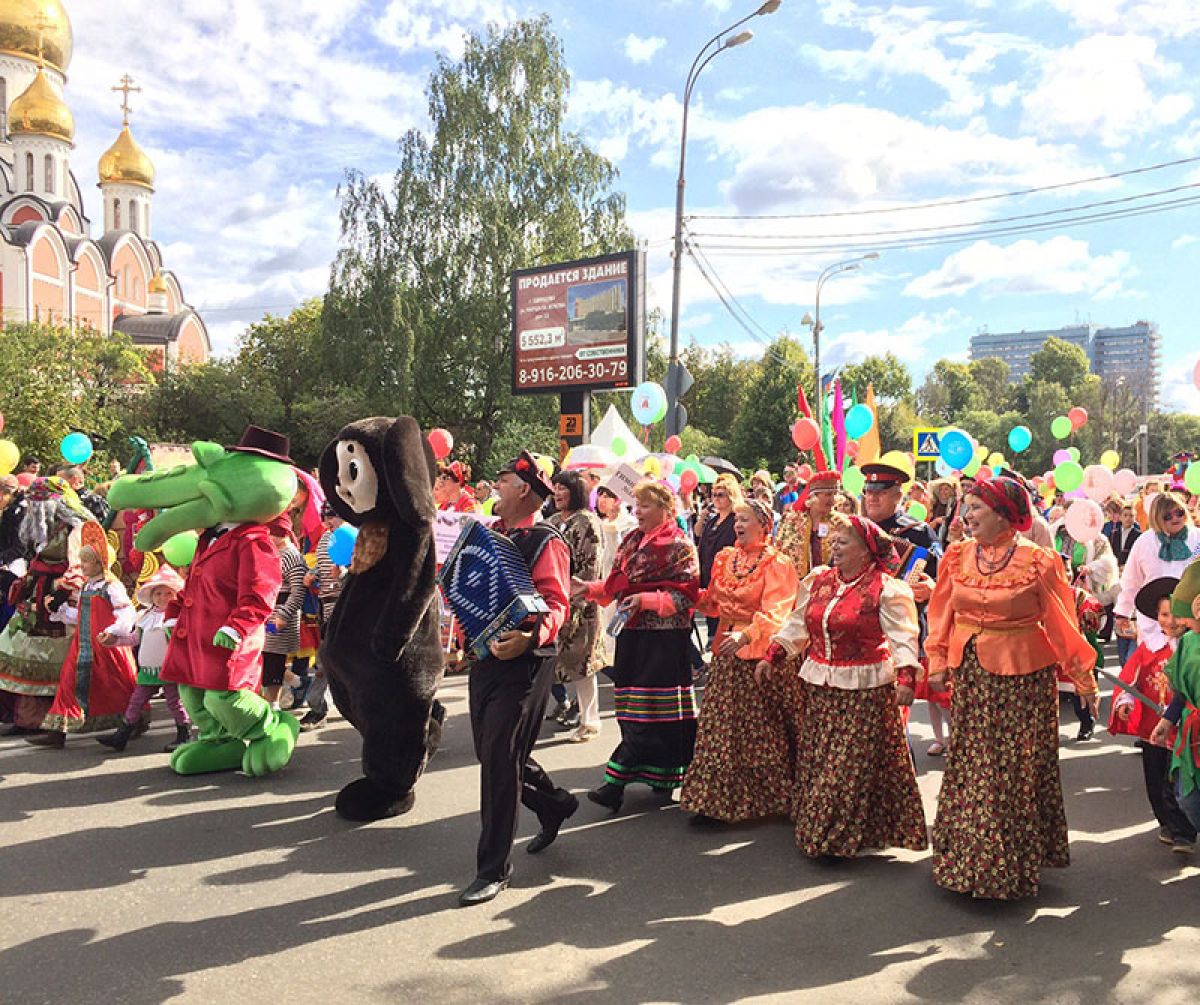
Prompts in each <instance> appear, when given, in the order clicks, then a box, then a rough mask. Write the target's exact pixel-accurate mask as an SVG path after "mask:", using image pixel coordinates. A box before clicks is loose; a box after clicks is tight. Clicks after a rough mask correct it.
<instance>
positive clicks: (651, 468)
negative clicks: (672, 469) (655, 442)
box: [642, 457, 662, 478]
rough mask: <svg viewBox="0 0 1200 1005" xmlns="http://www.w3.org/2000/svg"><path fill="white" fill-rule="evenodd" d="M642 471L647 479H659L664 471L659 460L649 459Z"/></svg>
mask: <svg viewBox="0 0 1200 1005" xmlns="http://www.w3.org/2000/svg"><path fill="white" fill-rule="evenodd" d="M642 471H643V472H645V474H646V477H647V478H657V477H658V476H659V473H660V472H661V471H662V467H661V466H660V465H659V463H658V458H657V457H647V458H646V462H645V463H644V464H643V465H642Z"/></svg>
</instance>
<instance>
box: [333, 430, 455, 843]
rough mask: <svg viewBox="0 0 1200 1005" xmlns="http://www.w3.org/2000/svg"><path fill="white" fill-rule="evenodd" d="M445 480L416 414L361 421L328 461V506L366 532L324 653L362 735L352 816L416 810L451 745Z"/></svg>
mask: <svg viewBox="0 0 1200 1005" xmlns="http://www.w3.org/2000/svg"><path fill="white" fill-rule="evenodd" d="M435 474H436V467H435V464H434V459H433V452H432V451H431V450H430V448H429V445H428V443H426V441H425V437H424V436H423V435H422V433H421V429H420V427H419V426H418V425H417V423H416V420H414V419H412V418H411V417H409V416H401V417H400V418H398V419H390V418H378V417H377V418H370V419H362V420H360V421H358V422H353V423H351V424H350V425H348V426H346V427H345V428H344V429H342V430H341V432H340V433H338V435H337V439H335V440H334V441H333V442H332V443H330V444H329V446H327V447H326V448H325V451H324V453H323V454H322V455H321V465H320V475H321V487H322V488H323V489H324V490H325V498H326V500H327V502H328V504H329V505H330V506H331V507H332V508H333V510H334V511H335V512H336V513H337V515H338V516H340V517H341V518H342V519H344V520H345V521H346V522H347V523H349V524H351V525H352V526H355V527H357V528H359V533H358V538H357V540H356V541H355V546H354V557H353V559H352V560H351V564H350V570H349V572H348V573H347V574H346V578H345V581H344V585H343V587H342V594H341V596H340V597H339V598H338V602H337V606H336V607H335V608H334V610H333V613H332V614H331V615H330V617H329V622H328V624H327V625H326V628H325V632H324V636H323V638H322V641H321V651H320V665H321V667H322V669H323V670H324V671H325V674H326V676H327V677H328V680H329V688H330V690H331V691H332V692H333V699H334V701H335V702H336V703H337V707H338V709H339V710H340V711H341V713H342V714H343V715H344V716H345V717H346V718H347V719H348V720H349V721H350V723H351V724H352V725H353V726H354V728H355V729H357V730H358V731H359V733H360V734H362V740H363V755H362V770H363V777H362V778H358V779H355V780H354V781H353V782H350V783H349V784H348V785H346V786H345V788H343V789H342V790H341V792H339V793H338V796H337V803H336V806H337V811H338V813H339V814H340V815H341V816H342V817H344V818H346V819H348V820H360V821H365V820H379V819H382V818H384V817H390V816H396V815H398V814H400V813H406V812H408V810H410V809H411V808H412V805H413V802H414V800H415V796H414V794H413V786H414V785H415V784H416V782H417V779H418V778H419V777H420V775H421V772H422V771H423V770H424V769H425V764H426V762H427V761H428V759H429V757H430V756H432V755H433V753H434V751H435V750H436V749H437V747H438V743H439V741H440V739H441V732H442V719H443V717H444V715H445V710H444V709H443V708H442V706H441V704H440V703H439V702H437V701H435V700H434V693H435V692H436V691H437V687H438V683H439V682H440V680H441V677H442V649H441V644H440V639H439V632H438V619H439V614H438V604H437V601H436V589H437V556H436V553H435V551H434V545H433V517H434V502H433V481H434V476H435Z"/></svg>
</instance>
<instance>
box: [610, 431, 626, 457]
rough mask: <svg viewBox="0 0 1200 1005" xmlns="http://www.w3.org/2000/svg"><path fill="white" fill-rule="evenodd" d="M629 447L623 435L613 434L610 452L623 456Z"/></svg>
mask: <svg viewBox="0 0 1200 1005" xmlns="http://www.w3.org/2000/svg"><path fill="white" fill-rule="evenodd" d="M628 449H629V444H628V443H626V442H625V437H623V436H614V437H613V441H612V452H613V453H614V454H616V455H617V456H618V457H624V456H625V451H626V450H628Z"/></svg>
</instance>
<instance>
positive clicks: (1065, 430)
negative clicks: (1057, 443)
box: [1050, 415, 1072, 440]
mask: <svg viewBox="0 0 1200 1005" xmlns="http://www.w3.org/2000/svg"><path fill="white" fill-rule="evenodd" d="M1071 432H1072V427H1071V420H1070V419H1068V418H1067V417H1066V416H1065V415H1060V416H1059V417H1058V418H1057V419H1055V420H1054V421H1053V422H1052V423H1050V435H1051V436H1053V437H1054V438H1055V439H1056V440H1065V439H1066V438H1067V437H1068V436H1070V435H1071Z"/></svg>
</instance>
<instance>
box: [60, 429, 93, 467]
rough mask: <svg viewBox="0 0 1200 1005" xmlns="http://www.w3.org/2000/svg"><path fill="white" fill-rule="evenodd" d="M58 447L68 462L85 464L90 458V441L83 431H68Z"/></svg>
mask: <svg viewBox="0 0 1200 1005" xmlns="http://www.w3.org/2000/svg"><path fill="white" fill-rule="evenodd" d="M58 449H59V451H60V452H61V453H62V456H63V460H64V461H66V462H67V463H68V464H86V463H87V462H88V461H90V460H91V459H92V441H91V440H89V439H88V438H87V436H86V434H84V433H68V434H67V435H66V436H64V437H63V441H62V443H60V444H59V446H58Z"/></svg>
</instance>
